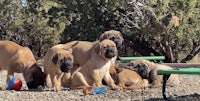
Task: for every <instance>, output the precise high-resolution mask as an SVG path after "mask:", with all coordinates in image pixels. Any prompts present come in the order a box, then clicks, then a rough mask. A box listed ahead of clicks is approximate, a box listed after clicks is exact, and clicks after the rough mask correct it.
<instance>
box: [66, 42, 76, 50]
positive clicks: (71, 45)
mask: <svg viewBox="0 0 200 101" xmlns="http://www.w3.org/2000/svg"><path fill="white" fill-rule="evenodd" d="M78 43H79V42H78V41H72V42H69V43H66V44H65V46H64V48H66V49H69V48H73V47H74V46H76V45H77V44H78Z"/></svg>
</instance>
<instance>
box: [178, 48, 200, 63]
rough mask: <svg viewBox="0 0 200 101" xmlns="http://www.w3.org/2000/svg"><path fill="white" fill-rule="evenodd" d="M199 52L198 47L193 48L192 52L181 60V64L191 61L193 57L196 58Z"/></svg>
mask: <svg viewBox="0 0 200 101" xmlns="http://www.w3.org/2000/svg"><path fill="white" fill-rule="evenodd" d="M199 52H200V45H199V46H196V47H195V46H194V48H193V50H192V51H191V52H190V54H189V55H187V56H186V57H185V58H184V59H182V60H181V63H186V62H187V61H189V60H191V59H192V58H193V57H194V56H196V55H197V54H198V53H199Z"/></svg>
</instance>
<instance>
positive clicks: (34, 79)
mask: <svg viewBox="0 0 200 101" xmlns="http://www.w3.org/2000/svg"><path fill="white" fill-rule="evenodd" d="M0 53H1V56H0V70H7V71H8V77H7V82H8V80H9V79H10V78H11V77H13V76H14V73H15V72H16V73H23V76H24V79H25V81H26V83H27V86H28V88H37V87H38V86H39V85H42V86H44V81H45V78H46V74H45V73H43V72H42V70H41V68H40V67H39V66H38V65H37V64H36V60H35V57H34V55H33V53H32V51H31V50H30V49H29V48H28V47H22V46H20V45H18V44H16V43H14V42H12V41H0Z"/></svg>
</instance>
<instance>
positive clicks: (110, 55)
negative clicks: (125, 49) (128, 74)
mask: <svg viewBox="0 0 200 101" xmlns="http://www.w3.org/2000/svg"><path fill="white" fill-rule="evenodd" d="M115 56H116V52H115V51H114V49H107V50H106V51H105V57H106V58H113V57H115Z"/></svg>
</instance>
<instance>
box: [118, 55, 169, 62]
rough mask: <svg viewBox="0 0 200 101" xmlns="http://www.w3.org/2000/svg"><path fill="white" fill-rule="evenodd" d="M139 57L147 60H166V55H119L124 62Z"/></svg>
mask: <svg viewBox="0 0 200 101" xmlns="http://www.w3.org/2000/svg"><path fill="white" fill-rule="evenodd" d="M138 58H141V59H145V60H164V59H165V56H141V57H119V59H120V60H121V61H122V62H126V61H131V60H135V59H138Z"/></svg>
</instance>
